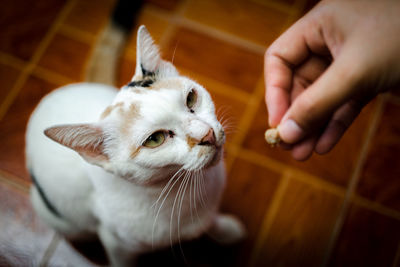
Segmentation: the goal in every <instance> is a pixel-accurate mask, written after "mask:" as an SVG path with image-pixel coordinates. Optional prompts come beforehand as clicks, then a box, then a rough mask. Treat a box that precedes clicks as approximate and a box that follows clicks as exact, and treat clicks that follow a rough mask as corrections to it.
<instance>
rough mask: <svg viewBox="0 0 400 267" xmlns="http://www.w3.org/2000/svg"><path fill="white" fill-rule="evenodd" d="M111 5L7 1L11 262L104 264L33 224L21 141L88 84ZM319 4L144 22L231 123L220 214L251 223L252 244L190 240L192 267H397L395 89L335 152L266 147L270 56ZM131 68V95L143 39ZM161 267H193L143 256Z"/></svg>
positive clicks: (196, 6) (4, 62) (198, 8)
mask: <svg viewBox="0 0 400 267" xmlns="http://www.w3.org/2000/svg"><path fill="white" fill-rule="evenodd" d="M3 2H4V1H3ZM114 2H115V1H114V0H101V1H95V0H90V1H89V0H87V1H78V0H56V1H55V0H38V1H31V2H30V4H27V2H26V1H24V0H13V1H10V0H9V1H7V0H6V1H5V3H3V4H2V8H1V9H0V28H1V29H2V30H1V31H0V81H1V84H2V86H1V90H0V227H1V231H0V266H31V265H33V266H39V265H41V266H93V263H91V262H90V261H88V260H86V259H85V258H84V257H82V256H81V255H80V254H79V253H77V252H76V250H74V249H73V248H72V247H71V246H70V245H69V244H68V243H67V242H65V241H64V240H63V239H62V238H60V237H58V236H57V235H55V233H54V232H53V231H52V230H51V229H49V228H48V227H47V226H45V225H44V224H43V223H42V222H40V220H39V219H38V218H36V216H35V214H34V212H33V210H32V208H31V206H30V202H29V193H28V192H29V185H30V180H29V177H28V175H27V172H26V170H25V168H24V153H23V150H24V131H25V124H26V122H27V119H28V117H29V114H30V113H31V111H32V110H33V108H34V107H35V105H36V104H37V103H38V101H39V100H40V98H41V97H42V96H43V95H45V94H46V93H48V92H50V91H51V90H53V89H54V88H56V87H57V86H60V85H63V84H67V83H71V82H77V81H82V80H83V79H84V77H85V70H86V66H87V64H88V61H89V59H90V56H91V53H92V51H93V47H94V44H95V41H96V38H97V36H98V35H99V33H100V32H101V30H102V29H103V28H104V26H105V25H106V23H107V21H108V16H109V14H110V12H111V10H112V8H113V5H114ZM312 2H313V1H307V0H285V1H278V0H236V1H228V0H218V1H217V0H201V1H200V0H168V1H162V0H151V1H147V2H146V3H145V4H144V6H143V8H142V10H141V11H140V14H139V16H138V19H137V25H139V24H146V25H147V27H148V29H149V31H150V32H151V33H152V35H153V36H154V37H155V39H156V41H157V42H158V43H159V44H160V46H161V50H162V51H163V54H164V57H165V58H167V59H169V60H173V62H174V64H175V65H176V66H177V67H178V69H179V70H180V71H181V72H182V73H184V74H186V75H188V76H190V77H192V78H194V79H195V80H197V81H199V82H200V83H201V84H203V85H204V86H205V87H206V88H208V89H209V91H210V92H211V94H212V96H213V98H214V100H215V102H216V104H217V107H218V108H219V112H220V114H225V116H228V117H229V120H230V122H231V124H233V126H234V127H233V128H234V129H231V130H230V134H229V136H228V143H227V145H226V150H227V154H226V162H227V168H228V173H229V177H228V186H227V189H226V193H225V195H224V199H223V201H222V210H223V211H227V212H231V213H234V214H237V216H239V217H240V218H241V219H242V220H243V221H244V223H245V224H246V226H247V229H248V233H249V234H248V238H247V240H245V241H244V242H243V243H242V244H239V245H237V246H233V247H228V248H224V247H219V246H217V245H215V244H213V243H212V242H211V241H210V240H208V239H207V237H203V238H201V239H200V240H197V241H194V242H190V243H187V244H184V245H183V251H184V254H185V258H186V264H188V265H190V266H331V265H332V266H400V157H399V156H398V154H399V152H400V122H399V120H398V118H399V116H400V95H399V94H398V93H397V94H393V95H385V96H381V97H379V98H377V99H375V100H374V101H373V102H372V103H371V104H369V105H368V106H367V107H366V108H365V109H364V111H363V112H362V114H361V115H360V117H359V118H358V119H357V120H356V122H355V123H354V124H353V126H352V127H351V128H350V130H349V131H348V133H347V134H346V135H345V137H344V138H343V140H342V141H341V142H340V143H339V145H338V146H337V147H336V148H335V149H334V150H333V151H332V152H331V153H330V154H329V155H327V156H316V155H314V156H313V157H312V158H311V159H310V160H309V161H307V162H302V163H301V162H295V161H294V160H293V159H291V157H290V155H289V154H288V153H287V152H285V151H281V150H279V149H276V148H275V149H272V148H270V147H268V146H267V145H266V144H265V142H264V139H263V132H264V131H265V129H266V127H267V113H266V109H265V106H264V102H263V93H264V87H263V76H262V72H263V52H264V51H265V48H266V47H267V46H268V45H269V44H270V43H271V41H273V40H274V38H276V37H277V36H278V35H279V33H281V32H282V31H283V30H284V29H285V28H286V27H287V26H288V25H290V24H291V23H292V22H293V21H295V20H296V18H298V17H299V16H301V14H303V13H304V11H305V9H307V8H308V7H310V6H311V5H312ZM120 62H121V63H120V69H119V71H118V84H119V85H122V84H125V83H126V82H127V81H128V80H129V79H130V78H131V76H132V74H133V70H134V67H133V66H134V63H135V34H134V33H132V37H131V39H130V41H129V44H128V46H127V48H126V50H125V52H124V53H123V56H122V58H121V61H120ZM95 253H96V251H95ZM98 253H101V252H98ZM95 257H96V258H101V257H100V256H98V255H97V256H96V255H95ZM160 263H163V265H164V266H180V265H184V264H185V261H184V260H183V258H182V256H181V254H180V250H179V249H174V250H173V251H172V250H166V251H162V252H158V253H157V257H154V254H151V255H146V256H144V257H143V258H142V259H141V262H140V265H141V266H156V265H159V264H160Z"/></svg>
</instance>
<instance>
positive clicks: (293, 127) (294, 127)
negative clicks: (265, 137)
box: [278, 119, 304, 144]
mask: <svg viewBox="0 0 400 267" xmlns="http://www.w3.org/2000/svg"><path fill="white" fill-rule="evenodd" d="M278 130H279V135H280V137H281V139H282V140H283V141H285V142H286V143H289V144H293V143H295V142H297V141H299V140H300V139H301V138H302V137H303V135H304V131H303V129H301V128H300V126H299V125H298V124H297V123H296V122H295V121H294V120H291V119H289V120H286V121H285V122H284V123H283V124H281V125H279V129H278Z"/></svg>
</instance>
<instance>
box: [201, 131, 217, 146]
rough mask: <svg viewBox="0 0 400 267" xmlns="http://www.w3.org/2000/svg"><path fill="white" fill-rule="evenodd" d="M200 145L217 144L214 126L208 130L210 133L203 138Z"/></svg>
mask: <svg viewBox="0 0 400 267" xmlns="http://www.w3.org/2000/svg"><path fill="white" fill-rule="evenodd" d="M199 145H201V146H206V145H215V134H214V130H213V129H212V128H210V130H208V133H207V134H206V135H205V136H204V137H203V138H201V140H200V143H199Z"/></svg>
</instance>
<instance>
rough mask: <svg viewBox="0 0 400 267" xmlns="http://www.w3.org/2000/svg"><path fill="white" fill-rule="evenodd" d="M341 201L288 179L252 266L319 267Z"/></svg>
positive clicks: (319, 190) (318, 189)
mask: <svg viewBox="0 0 400 267" xmlns="http://www.w3.org/2000/svg"><path fill="white" fill-rule="evenodd" d="M341 202H342V200H341V198H339V197H338V196H335V195H332V194H330V193H328V192H327V191H324V190H322V189H321V188H318V187H314V186H311V185H308V184H305V183H303V182H299V181H296V180H294V179H291V180H290V182H289V185H288V188H287V190H286V192H285V193H284V197H283V199H282V202H281V204H280V206H279V208H278V212H277V214H276V216H275V218H274V221H273V223H272V226H271V228H270V231H269V233H268V235H267V237H266V240H265V241H264V242H263V244H262V247H261V251H260V253H259V255H258V259H257V261H256V262H257V263H256V266H321V264H322V261H323V257H324V253H325V252H326V249H327V248H328V242H329V238H330V236H331V232H332V229H333V226H334V224H335V221H336V218H337V216H338V214H339V209H340V206H341Z"/></svg>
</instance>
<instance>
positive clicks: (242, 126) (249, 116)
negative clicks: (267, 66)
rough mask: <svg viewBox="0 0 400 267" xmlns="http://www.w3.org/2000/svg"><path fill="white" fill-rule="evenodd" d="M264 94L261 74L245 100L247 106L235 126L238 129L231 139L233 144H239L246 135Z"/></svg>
mask: <svg viewBox="0 0 400 267" xmlns="http://www.w3.org/2000/svg"><path fill="white" fill-rule="evenodd" d="M263 94H264V86H263V76H262V77H261V78H260V79H259V81H258V82H257V84H256V85H255V89H254V91H253V93H252V95H251V96H250V98H249V99H248V101H247V107H246V110H245V111H244V113H243V115H242V118H241V119H240V121H239V123H238V125H237V127H238V129H239V131H238V132H237V134H236V135H235V138H233V140H232V141H231V142H232V143H233V144H236V145H238V146H241V145H242V143H243V140H244V138H245V137H246V134H247V132H248V131H249V129H250V127H251V123H252V122H253V119H254V117H255V115H256V113H257V110H258V108H259V107H260V105H261V104H262V100H263V99H264V98H263V97H262V95H263Z"/></svg>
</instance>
